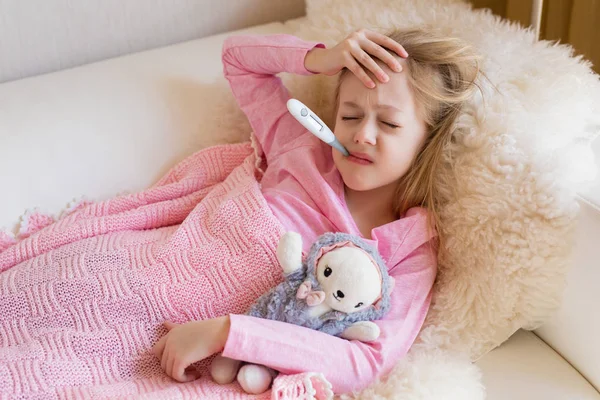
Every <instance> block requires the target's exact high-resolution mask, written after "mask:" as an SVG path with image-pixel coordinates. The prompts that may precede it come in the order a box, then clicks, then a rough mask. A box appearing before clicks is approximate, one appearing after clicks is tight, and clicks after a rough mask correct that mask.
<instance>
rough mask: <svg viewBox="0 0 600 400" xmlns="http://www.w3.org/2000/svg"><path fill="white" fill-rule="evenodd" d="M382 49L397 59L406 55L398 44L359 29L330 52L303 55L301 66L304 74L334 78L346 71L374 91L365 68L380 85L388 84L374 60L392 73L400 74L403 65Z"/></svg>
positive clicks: (319, 50)
mask: <svg viewBox="0 0 600 400" xmlns="http://www.w3.org/2000/svg"><path fill="white" fill-rule="evenodd" d="M385 48H387V49H390V50H392V51H393V52H395V53H396V54H398V55H399V56H400V57H404V58H406V57H408V53H407V52H406V50H405V49H404V47H402V46H401V45H400V44H399V43H398V42H396V41H395V40H393V39H391V38H389V37H387V36H386V35H384V34H381V33H378V32H373V31H370V30H368V29H359V30H357V31H355V32H352V33H351V34H350V35H348V37H346V38H345V39H344V40H342V41H341V42H340V43H338V44H337V45H336V46H335V47H332V48H330V49H323V48H318V47H317V48H314V49H312V50H311V51H309V52H308V53H307V54H306V57H305V59H304V66H305V67H306V69H307V70H309V71H311V72H315V73H320V74H325V75H335V74H337V73H338V72H340V71H341V70H342V69H343V68H348V69H349V70H350V71H351V72H352V73H353V74H354V75H356V76H357V77H358V79H360V80H361V81H362V82H363V83H364V84H365V86H367V87H369V88H374V87H375V82H373V80H372V79H371V78H370V77H369V75H368V74H367V72H366V71H365V68H366V69H367V70H369V71H371V72H372V73H373V74H374V75H375V76H376V77H377V79H379V80H380V81H381V82H387V81H389V76H388V75H387V74H386V73H385V72H384V71H383V69H382V68H381V67H380V66H379V65H377V63H376V62H375V60H373V56H374V57H376V58H378V59H379V60H381V61H383V62H384V63H385V64H387V65H388V66H389V67H390V69H391V70H392V71H396V72H400V71H402V65H401V64H400V62H398V60H397V59H396V58H395V57H394V56H393V55H392V54H390V53H389V52H388V51H387V50H386V49H385Z"/></svg>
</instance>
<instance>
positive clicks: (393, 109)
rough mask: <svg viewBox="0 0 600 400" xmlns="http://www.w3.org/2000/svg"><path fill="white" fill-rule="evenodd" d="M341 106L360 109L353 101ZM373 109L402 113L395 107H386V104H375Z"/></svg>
mask: <svg viewBox="0 0 600 400" xmlns="http://www.w3.org/2000/svg"><path fill="white" fill-rule="evenodd" d="M342 104H343V105H345V106H348V107H352V108H358V109H360V106H359V105H358V104H356V103H355V102H353V101H345V102H343V103H342ZM375 108H381V109H384V110H392V111H397V112H402V111H400V110H399V109H397V108H396V107H394V106H391V105H388V104H376V105H375Z"/></svg>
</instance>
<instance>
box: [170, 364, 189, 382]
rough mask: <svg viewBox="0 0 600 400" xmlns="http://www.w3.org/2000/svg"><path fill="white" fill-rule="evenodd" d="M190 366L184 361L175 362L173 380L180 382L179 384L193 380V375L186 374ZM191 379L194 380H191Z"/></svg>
mask: <svg viewBox="0 0 600 400" xmlns="http://www.w3.org/2000/svg"><path fill="white" fill-rule="evenodd" d="M187 367H188V365H187V363H185V362H184V361H182V360H179V361H175V362H174V364H173V379H175V380H178V381H179V382H189V381H191V380H193V376H194V375H193V374H192V373H190V372H186V369H187ZM190 377H191V378H192V379H190Z"/></svg>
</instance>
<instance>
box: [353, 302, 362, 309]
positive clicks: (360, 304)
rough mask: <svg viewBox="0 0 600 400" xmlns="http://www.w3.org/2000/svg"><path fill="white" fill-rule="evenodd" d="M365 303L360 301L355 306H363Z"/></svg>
mask: <svg viewBox="0 0 600 400" xmlns="http://www.w3.org/2000/svg"><path fill="white" fill-rule="evenodd" d="M363 304H364V303H363V302H362V301H361V302H360V303H358V304H357V305H355V306H354V308H358V307H360V306H362V305H363Z"/></svg>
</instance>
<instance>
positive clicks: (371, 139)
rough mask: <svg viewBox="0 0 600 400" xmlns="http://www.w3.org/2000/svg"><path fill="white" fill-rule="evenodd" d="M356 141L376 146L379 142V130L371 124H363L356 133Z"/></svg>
mask: <svg viewBox="0 0 600 400" xmlns="http://www.w3.org/2000/svg"><path fill="white" fill-rule="evenodd" d="M354 143H356V144H370V145H373V146H374V145H375V144H376V143H377V130H376V129H375V128H374V127H372V126H369V124H363V125H362V126H361V127H360V129H359V130H358V131H357V132H356V133H355V134H354Z"/></svg>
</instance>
